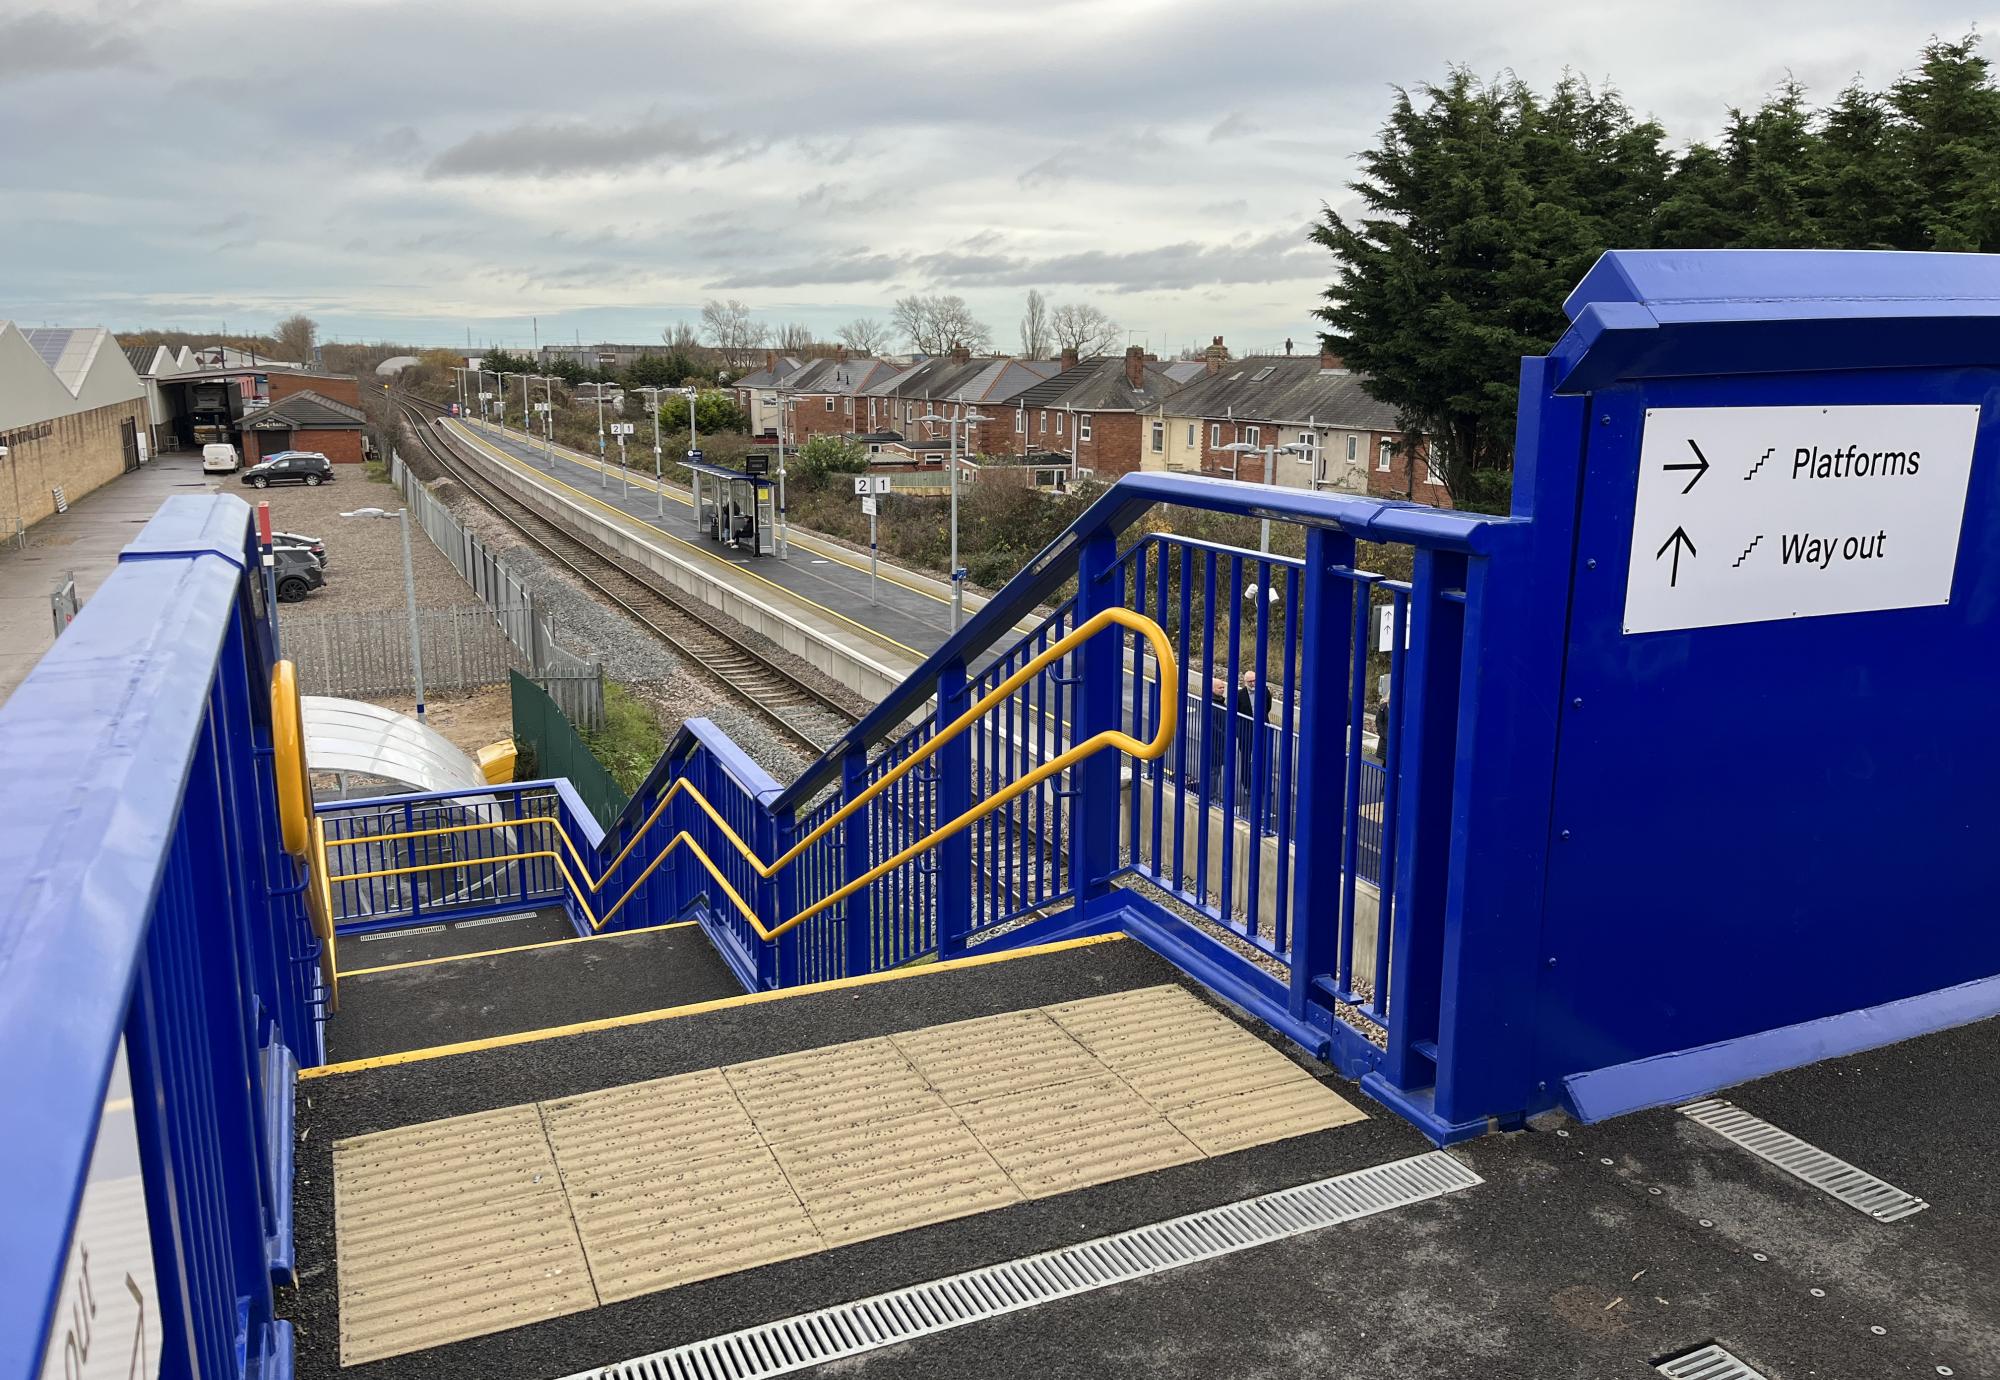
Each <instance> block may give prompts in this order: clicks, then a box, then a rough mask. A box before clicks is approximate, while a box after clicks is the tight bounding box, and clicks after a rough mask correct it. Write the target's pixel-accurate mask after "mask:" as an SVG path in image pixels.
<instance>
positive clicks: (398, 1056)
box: [299, 934, 1125, 1079]
mask: <svg viewBox="0 0 2000 1380" xmlns="http://www.w3.org/2000/svg"><path fill="white" fill-rule="evenodd" d="M1124 937H1125V936H1124V935H1123V934H1093V935H1086V936H1084V937H1083V938H1081V939H1058V940H1056V941H1055V942H1054V943H1050V944H1035V945H1031V946H1029V947H1027V948H1022V949H1008V950H1006V951H1004V952H1002V953H997V954H971V955H968V956H967V957H965V958H953V959H947V960H945V961H944V962H942V963H925V964H920V965H914V966H910V967H903V968H893V969H891V970H889V971H888V972H886V973H864V974H863V975H861V976H860V977H847V978H834V979H832V980H831V981H829V982H815V983H811V984H808V985H806V986H804V987H781V988H779V989H778V990H777V991H775V992H745V993H744V994H743V995H742V996H740V997H717V998H715V999H714V1000H712V1001H698V1002H690V1003H689V1004H688V1005H686V1006H669V1007H663V1008H661V1009H660V1010H657V1011H634V1012H632V1013H631V1014H630V1015H625V1016H604V1017H600V1018H599V1019H597V1020H594V1021H578V1022H577V1023H576V1024H574V1025H554V1026H546V1027H544V1028H543V1029H540V1030H519V1031H515V1032H514V1033H513V1034H511V1035H489V1036H487V1037H486V1038H485V1039H483V1040H462V1041H460V1042H459V1043H457V1044H452V1045H432V1046H431V1047H429V1048H428V1049H406V1050H401V1051H399V1052H398V1053H395V1054H378V1055H375V1056H374V1057H373V1058H369V1059H350V1060H348V1061H346V1062H345V1063H340V1064H321V1065H319V1066H318V1067H316V1068H309V1069H300V1070H299V1077H300V1078H301V1079H306V1078H330V1077H332V1076H333V1075H334V1074H337V1073H360V1072H363V1071H364V1070H367V1069H382V1068H393V1067H395V1066H396V1065H398V1064H420V1063H424V1062H426V1061H428V1060H431V1059H447V1058H450V1057H451V1056H452V1055H454V1054H475V1053H477V1052H479V1051H480V1050H483V1049H506V1048H508V1047H510V1046H513V1045H529V1044H537V1043H539V1042H541V1041H543V1040H559V1039H562V1038H563V1037H564V1036H568V1035H588V1034H590V1033H592V1032H593V1031H598V1030H618V1029H621V1028H622V1027H625V1026H632V1025H650V1024H652V1023H653V1022H655V1021H671V1020H677V1019H679V1018H680V1017H682V1016H699V1015H701V1014H703V1013H704V1012H708V1011H727V1010H730V1009H731V1008H734V1007H738V1006H759V1005H762V1004H763V1003H764V1002H768V1001H782V1000H783V999H785V998H786V997H803V996H811V995H813V994H814V993H817V992H838V991H841V990H842V989H844V988H850V987H869V986H873V985H874V984H876V983H878V982H899V981H901V980H902V979H904V978H915V977H927V976H929V975H931V974H933V973H950V972H957V971H958V970H960V969H962V968H983V967H985V966H987V965H988V964H991V963H1006V962H1008V961H1010V960H1012V959H1016V958H1035V957H1038V956H1040V955H1042V954H1054V953H1062V952H1064V951H1066V950H1069V949H1086V948H1089V947H1090V946H1091V945H1093V944H1109V943H1111V942H1112V941H1113V940H1118V939H1123V938H1124Z"/></svg>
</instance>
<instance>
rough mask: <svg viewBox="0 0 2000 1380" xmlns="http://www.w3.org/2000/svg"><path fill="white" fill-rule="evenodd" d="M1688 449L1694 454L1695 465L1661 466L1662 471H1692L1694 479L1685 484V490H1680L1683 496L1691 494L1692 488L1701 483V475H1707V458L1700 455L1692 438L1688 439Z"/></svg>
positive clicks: (1699, 450)
mask: <svg viewBox="0 0 2000 1380" xmlns="http://www.w3.org/2000/svg"><path fill="white" fill-rule="evenodd" d="M1688 449H1689V450H1691V451H1693V452H1694V458H1695V461H1696V463H1695V464H1692V465H1686V464H1682V465H1665V466H1662V468H1663V469H1667V470H1693V471H1694V478H1692V479H1690V480H1688V482H1687V488H1685V489H1682V490H1681V492H1682V493H1684V494H1685V493H1692V492H1693V491H1694V486H1695V485H1697V484H1699V483H1701V477H1702V476H1703V475H1705V474H1707V473H1708V457H1707V456H1706V455H1703V454H1702V453H1701V447H1700V446H1698V445H1696V444H1695V443H1694V437H1692V436H1690V437H1688Z"/></svg>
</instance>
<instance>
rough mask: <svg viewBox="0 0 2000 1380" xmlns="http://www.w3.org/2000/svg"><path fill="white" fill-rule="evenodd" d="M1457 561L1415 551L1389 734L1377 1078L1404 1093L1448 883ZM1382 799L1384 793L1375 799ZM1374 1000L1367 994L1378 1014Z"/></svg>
mask: <svg viewBox="0 0 2000 1380" xmlns="http://www.w3.org/2000/svg"><path fill="white" fill-rule="evenodd" d="M1465 582H1466V558H1465V557H1463V556H1458V555H1450V554H1446V553H1441V552H1436V551H1426V550H1422V549H1419V550H1418V552H1417V554H1416V561H1415V571H1414V574H1413V575H1412V577H1411V581H1410V585H1411V592H1410V614H1411V635H1410V650H1409V653H1408V655H1407V657H1406V659H1405V661H1404V676H1403V684H1402V685H1401V686H1399V687H1398V690H1397V695H1396V700H1397V701H1398V702H1397V703H1395V704H1394V705H1393V710H1394V713H1395V715H1396V723H1395V726H1394V728H1393V729H1392V730H1391V732H1392V733H1393V734H1395V735H1397V736H1399V737H1400V738H1401V740H1402V741H1401V742H1400V744H1399V745H1398V747H1397V756H1398V761H1397V769H1398V773H1397V774H1398V776H1399V778H1400V779H1399V780H1398V781H1397V782H1395V783H1394V785H1393V789H1394V790H1397V791H1400V793H1401V794H1400V798H1399V800H1398V802H1397V808H1398V818H1397V829H1396V833H1397V837H1398V838H1399V839H1401V840H1403V841H1404V842H1403V844H1401V845H1399V847H1398V850H1397V851H1398V853H1399V856H1398V857H1397V858H1396V859H1395V867H1396V877H1395V883H1394V886H1393V888H1391V894H1393V896H1394V897H1395V912H1394V915H1393V917H1392V919H1391V925H1390V935H1391V938H1390V950H1389V954H1390V959H1389V961H1390V969H1391V970H1390V976H1389V993H1388V1000H1389V1010H1388V1022H1389V1047H1388V1050H1387V1052H1386V1054H1385V1055H1384V1058H1383V1073H1384V1074H1385V1075H1386V1076H1387V1078H1388V1081H1389V1082H1390V1083H1392V1084H1394V1085H1395V1086H1396V1087H1397V1088H1399V1089H1401V1090H1403V1091H1404V1092H1411V1091H1416V1090H1419V1089H1422V1088H1426V1087H1431V1086H1433V1085H1434V1084H1435V1082H1436V1078H1437V1073H1436V1068H1435V1066H1434V1064H1433V1063H1432V1060H1431V1059H1430V1058H1427V1057H1426V1056H1425V1055H1423V1054H1422V1053H1420V1052H1419V1050H1418V1046H1419V1045H1425V1046H1429V1047H1430V1048H1433V1049H1434V1048H1435V1047H1436V1042H1437V1038H1438V1014H1439V1008H1440V1004H1441V1002H1442V999H1443V989H1444V944H1445V909H1446V905H1447V900H1448V897H1447V890H1448V882H1449V880H1450V873H1451V868H1450V851H1451V811H1452V781H1453V776H1454V773H1455V770H1456V767H1457V756H1458V716H1459V694H1458V690H1459V669H1460V664H1461V659H1462V649H1463V647H1464V641H1465V605H1464V604H1463V603H1462V602H1460V601H1459V600H1458V599H1452V598H1447V597H1446V591H1447V590H1451V591H1458V592H1460V598H1462V597H1463V596H1462V591H1463V590H1464V588H1465ZM1388 793H1389V792H1387V791H1385V798H1386V797H1387V795H1388ZM1381 1001H1382V994H1381V993H1377V994H1376V1003H1377V1009H1378V1010H1379V1009H1380V1003H1381Z"/></svg>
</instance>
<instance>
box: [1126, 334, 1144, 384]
mask: <svg viewBox="0 0 2000 1380" xmlns="http://www.w3.org/2000/svg"><path fill="white" fill-rule="evenodd" d="M1125 382H1127V383H1129V384H1131V385H1132V386H1133V387H1134V388H1144V387H1145V386H1146V351H1145V350H1144V348H1142V347H1141V346H1138V345H1128V346H1126V347H1125Z"/></svg>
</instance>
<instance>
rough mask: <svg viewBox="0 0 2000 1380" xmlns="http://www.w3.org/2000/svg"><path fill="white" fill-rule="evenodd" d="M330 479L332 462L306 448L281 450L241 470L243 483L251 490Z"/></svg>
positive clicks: (319, 482)
mask: <svg viewBox="0 0 2000 1380" xmlns="http://www.w3.org/2000/svg"><path fill="white" fill-rule="evenodd" d="M332 480H333V465H332V463H331V462H329V461H328V460H327V458H326V457H325V456H324V455H320V454H318V453H317V452H315V451H309V450H281V451H279V452H278V453H277V454H276V455H273V456H270V457H268V458H266V459H264V460H261V461H259V462H258V463H257V464H254V465H252V466H251V467H250V468H249V469H247V470H245V471H243V482H244V483H245V484H248V485H249V486H250V487H251V488H253V489H268V488H270V487H271V486H272V485H273V484H327V483H331V482H332Z"/></svg>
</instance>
